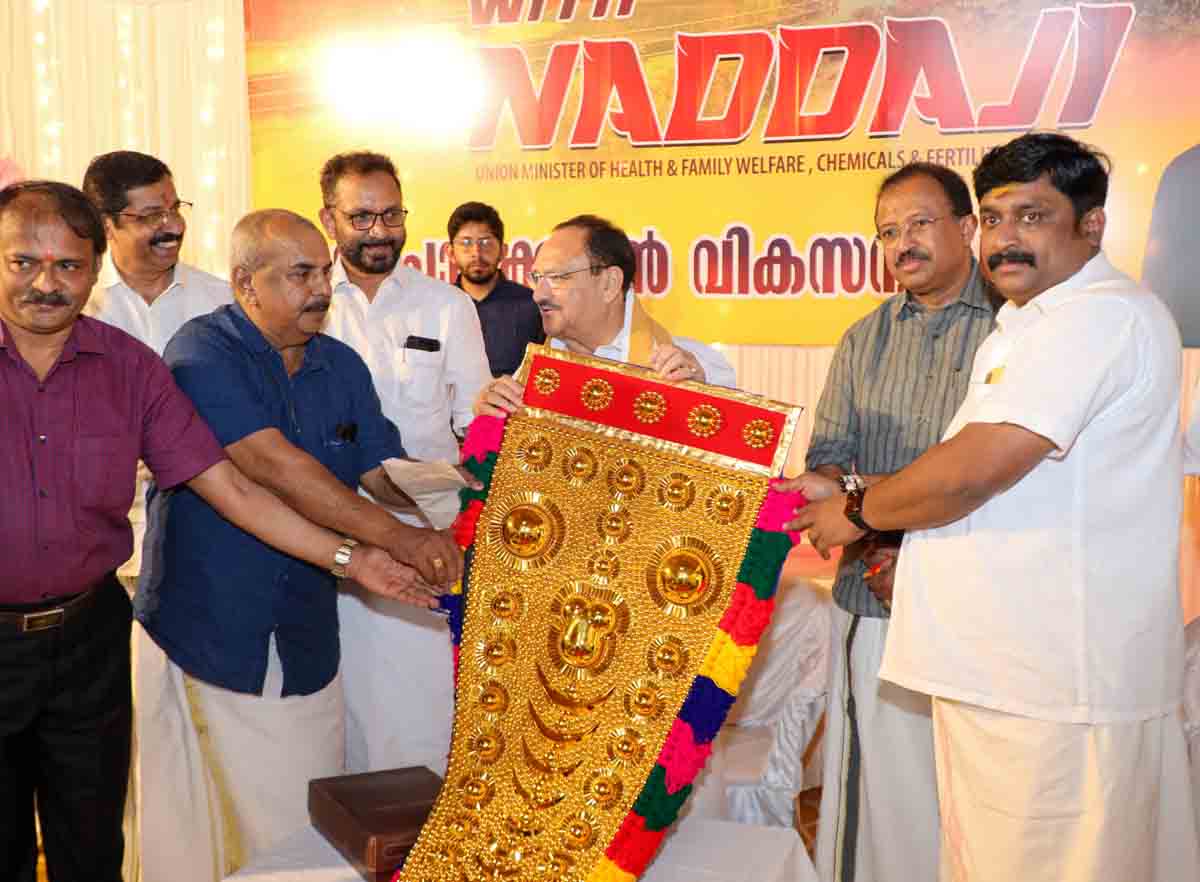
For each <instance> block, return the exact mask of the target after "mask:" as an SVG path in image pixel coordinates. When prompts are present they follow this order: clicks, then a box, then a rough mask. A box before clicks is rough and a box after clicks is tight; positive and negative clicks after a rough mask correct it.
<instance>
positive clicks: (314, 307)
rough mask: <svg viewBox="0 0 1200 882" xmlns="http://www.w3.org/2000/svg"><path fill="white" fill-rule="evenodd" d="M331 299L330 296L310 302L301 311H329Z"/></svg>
mask: <svg viewBox="0 0 1200 882" xmlns="http://www.w3.org/2000/svg"><path fill="white" fill-rule="evenodd" d="M330 302H331V301H330V300H329V298H328V297H321V298H318V299H317V300H314V301H313V302H312V303H309V304H308V305H306V306H305V307H304V309H302V310H301V312H329V304H330Z"/></svg>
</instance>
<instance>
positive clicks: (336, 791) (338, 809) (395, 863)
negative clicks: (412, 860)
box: [308, 766, 442, 882]
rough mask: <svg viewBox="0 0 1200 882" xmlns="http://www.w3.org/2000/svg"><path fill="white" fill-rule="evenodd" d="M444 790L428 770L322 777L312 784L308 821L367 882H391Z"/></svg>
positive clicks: (309, 793)
mask: <svg viewBox="0 0 1200 882" xmlns="http://www.w3.org/2000/svg"><path fill="white" fill-rule="evenodd" d="M441 789H442V779H441V778H439V777H438V776H437V775H435V774H434V773H433V772H431V771H429V769H427V768H425V767H424V766H410V767H409V768H405V769H389V770H387V771H382V772H366V773H364V774H361V775H340V776H338V777H336V778H317V779H316V780H313V781H309V782H308V817H309V818H310V819H311V821H312V825H313V826H314V827H316V828H317V830H319V831H320V832H321V835H322V836H324V837H325V838H326V839H328V840H329V842H330V844H331V845H333V847H334V848H336V849H337V850H338V851H340V852H341V853H342V856H343V857H345V858H346V860H348V861H349V862H350V863H351V864H353V865H354V868H355V869H356V870H358V872H359V873H360V874H362V877H363V878H364V879H366V880H367V882H388V880H390V879H391V878H392V874H393V873H394V872H395V871H396V868H397V867H399V866H400V865H401V864H402V863H403V862H404V858H405V857H406V856H407V855H408V852H409V850H410V849H412V847H413V845H415V844H416V841H417V834H419V833H420V832H421V826H422V825H423V824H424V823H425V818H427V817H428V816H429V812H430V811H431V810H432V809H433V803H434V800H435V799H437V795H438V791H439V790H441Z"/></svg>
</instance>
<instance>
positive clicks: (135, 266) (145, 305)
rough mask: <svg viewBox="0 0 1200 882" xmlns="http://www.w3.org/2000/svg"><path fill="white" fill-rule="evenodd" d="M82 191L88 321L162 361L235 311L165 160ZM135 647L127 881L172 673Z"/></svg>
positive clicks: (98, 171) (137, 522)
mask: <svg viewBox="0 0 1200 882" xmlns="http://www.w3.org/2000/svg"><path fill="white" fill-rule="evenodd" d="M83 190H84V192H85V193H87V195H88V198H89V199H91V200H92V202H93V203H94V204H95V205H96V207H97V208H98V209H99V210H100V212H101V216H102V217H103V219H104V229H105V233H106V236H107V239H108V244H109V249H108V253H107V254H106V255H105V258H104V265H103V267H102V268H101V271H100V277H99V279H98V280H97V283H96V286H95V288H94V289H93V290H92V295H91V297H90V298H89V299H88V302H87V306H86V307H84V313H85V314H86V315H89V316H91V317H92V318H95V319H99V320H100V321H102V322H106V323H107V324H110V325H114V326H115V327H118V328H120V329H121V330H122V331H124V332H125V333H127V334H130V335H131V336H134V337H136V338H137V339H138V340H140V341H142V342H143V343H145V344H146V345H147V346H149V347H150V348H151V349H153V350H154V351H155V352H156V353H158V354H159V355H160V356H161V355H162V354H163V350H164V349H166V347H167V342H168V341H169V340H170V339H171V338H172V337H173V336H175V332H176V331H178V330H179V329H180V328H181V327H183V325H184V324H186V323H187V322H189V321H191V320H192V319H193V318H196V317H197V316H201V315H207V314H208V313H210V312H212V311H213V310H214V309H216V308H217V307H219V306H223V305H224V304H226V303H230V302H232V300H233V294H232V292H231V291H230V288H229V283H228V282H226V281H225V280H223V279H219V278H217V277H216V276H214V275H211V274H210V273H206V272H204V271H203V270H201V269H197V268H196V267H192V266H188V265H187V264H185V263H184V262H183V261H181V260H179V252H180V249H181V248H182V246H183V238H184V236H185V235H186V233H187V221H186V219H185V217H184V212H185V211H186V204H185V203H184V202H183V201H181V200H180V199H179V195H178V194H177V193H176V191H175V183H174V179H173V177H172V175H171V170H170V169H169V168H168V167H167V165H166V164H165V163H163V162H162V161H161V160H160V159H158V158H156V157H154V156H149V155H147V154H145V153H137V152H134V151H131V150H120V151H116V152H114V153H106V154H103V155H101V156H97V157H96V158H95V159H93V160H92V161H91V163H90V164H89V165H88V168H87V172H86V173H85V175H84V179H83ZM149 481H150V476H149V472H148V470H147V469H146V467H145V466H144V465H142V464H140V463H139V465H138V478H137V489H136V491H135V493H134V497H133V506H132V507H131V508H130V510H129V523H130V526H131V527H132V528H133V554H132V556H130V558H129V560H128V561H126V562H125V563H124V564H123V565H122V566H121V568H120V569H118V570H117V576H118V578H120V580H121V582H122V584H124V585H125V587H126V588H127V589H129V590H133V588H134V586H135V585H136V584H137V579H138V574H139V573H140V572H141V569H142V540H143V538H144V536H145V532H146V488H147V486H148V484H149ZM147 600H148V599H147V598H146V597H145V596H136V597H135V600H134V602H135V608H143V609H144V608H145V607H146V606H147V605H148V603H147ZM132 640H133V645H132V648H131V652H132V669H133V677H134V696H135V701H136V702H137V703H138V708H139V710H140V709H141V708H142V706H143V705H145V706H146V709H147V712H146V713H139V714H137V715H136V716H135V718H134V750H133V751H132V752H131V757H132V759H131V764H130V771H131V775H132V781H131V786H130V788H129V796H128V797H127V799H126V836H127V838H128V839H129V840H130V842H131V844H132V847H130V848H127V849H126V850H125V877H126V878H127V879H129V880H134V879H137V878H139V877H140V874H141V865H140V857H141V855H142V853H143V851H144V849H143V846H142V842H141V836H142V834H143V830H142V829H141V827H140V825H139V821H138V811H139V807H141V806H146V805H151V803H150V802H149V800H148V799H147V796H148V795H147V794H144V793H143V792H142V787H141V781H142V779H143V777H144V776H143V775H142V772H141V769H142V763H143V757H142V755H141V754H142V752H141V751H140V750H138V749H137V746H138V745H139V744H141V743H142V741H143V740H144V735H143V733H141V732H140V731H139V727H140V725H141V724H142V723H143V722H144V721H145V720H147V719H149V718H151V717H152V716H153V708H154V706H155V705H156V704H157V701H158V699H159V698H160V697H161V688H160V687H161V685H162V682H163V680H162V678H163V677H164V675H165V671H166V656H165V655H163V652H162V650H160V649H159V648H158V647H157V646H155V644H154V641H152V640H151V639H150V638H149V637H148V636H147V635H146V632H145V630H144V629H143V628H142V626H141V624H139V623H137V622H136V621H135V623H134V626H133V638H132ZM150 761H151V762H153V761H154V760H153V758H151V759H150ZM151 773H152V774H153V770H151Z"/></svg>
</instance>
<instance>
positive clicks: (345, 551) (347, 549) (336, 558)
mask: <svg viewBox="0 0 1200 882" xmlns="http://www.w3.org/2000/svg"><path fill="white" fill-rule="evenodd" d="M357 545H358V542H357V541H356V540H354V539H351V538H349V537H345V536H344V537H342V544H341V545H339V546H338V548H337V551H335V552H334V553H333V566H332V567H330V569H329V572H331V573H333V575H335V576H337V578H339V579H347V578H349V577H350V570H351V568H352V567H353V566H354V563H353V561H354V549H355V547H356V546H357Z"/></svg>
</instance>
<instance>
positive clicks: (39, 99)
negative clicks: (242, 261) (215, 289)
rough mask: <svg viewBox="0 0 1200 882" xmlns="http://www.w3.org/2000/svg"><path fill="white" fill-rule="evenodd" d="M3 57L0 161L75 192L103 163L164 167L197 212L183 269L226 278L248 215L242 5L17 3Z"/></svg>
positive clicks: (9, 12)
mask: <svg viewBox="0 0 1200 882" xmlns="http://www.w3.org/2000/svg"><path fill="white" fill-rule="evenodd" d="M0 46H2V47H4V51H3V53H2V59H0V71H2V74H0V159H3V158H7V159H9V160H11V161H13V162H15V163H16V165H17V166H18V167H19V168H20V169H21V170H22V171H23V172H24V176H25V177H30V178H34V177H39V178H53V179H56V180H63V181H67V182H69V183H71V184H74V185H75V186H79V184H80V183H81V182H82V180H83V172H84V170H85V169H86V168H87V164H88V162H89V161H90V160H91V158H92V157H93V156H95V155H97V154H100V153H107V152H108V151H110V150H125V149H128V150H140V151H142V152H144V153H150V154H153V155H155V156H157V157H159V158H160V159H162V160H163V161H164V162H166V163H167V165H169V166H170V167H171V171H172V172H173V173H174V176H175V186H176V189H177V190H178V191H179V195H180V198H181V199H186V200H189V201H191V202H194V203H195V211H194V213H193V216H192V219H191V222H190V224H189V230H188V235H187V237H186V239H185V241H184V246H183V259H184V260H185V261H187V262H189V263H192V264H195V265H197V266H200V267H201V268H203V269H206V270H208V271H210V272H213V273H216V274H217V275H220V276H222V277H225V276H227V275H228V274H229V261H228V254H229V231H230V229H231V228H232V226H233V224H234V223H235V222H236V221H237V219H238V218H239V217H241V215H242V214H243V213H245V212H246V211H247V210H249V207H250V142H249V116H248V110H247V98H246V64H245V58H246V52H245V34H244V26H243V11H242V2H241V0H157V2H150V0H142V2H117V0H10V2H8V3H4V4H0Z"/></svg>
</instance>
